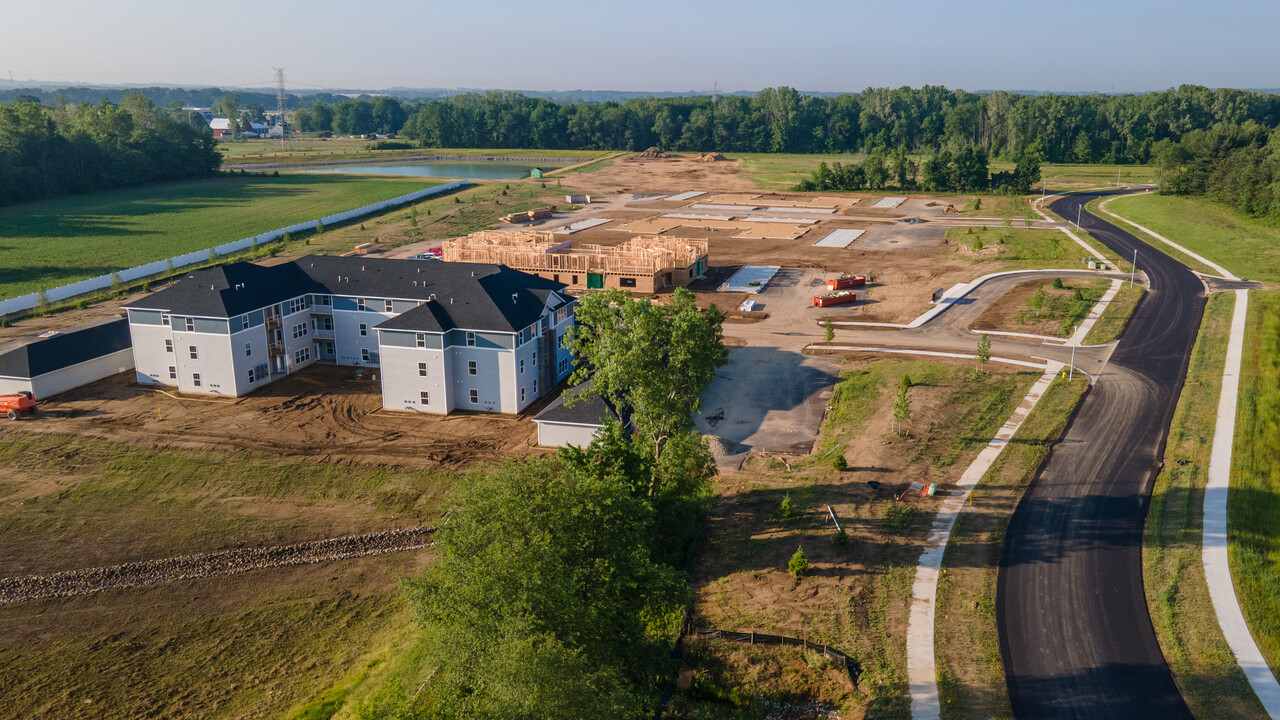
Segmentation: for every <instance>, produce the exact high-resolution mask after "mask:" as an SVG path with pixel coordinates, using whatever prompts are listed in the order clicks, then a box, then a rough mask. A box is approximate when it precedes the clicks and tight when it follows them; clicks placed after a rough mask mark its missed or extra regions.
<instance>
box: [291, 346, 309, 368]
mask: <svg viewBox="0 0 1280 720" xmlns="http://www.w3.org/2000/svg"><path fill="white" fill-rule="evenodd" d="M310 359H311V348H302V349H301V350H298V351H297V352H295V353H294V354H293V363H294V364H295V365H301V364H302V363H304V362H306V361H308V360H310Z"/></svg>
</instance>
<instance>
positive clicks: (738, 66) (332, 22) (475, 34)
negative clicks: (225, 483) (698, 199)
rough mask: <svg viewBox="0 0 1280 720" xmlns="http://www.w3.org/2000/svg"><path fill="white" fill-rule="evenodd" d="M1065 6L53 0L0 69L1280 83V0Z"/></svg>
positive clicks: (125, 79)
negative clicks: (1277, 33) (1148, 7)
mask: <svg viewBox="0 0 1280 720" xmlns="http://www.w3.org/2000/svg"><path fill="white" fill-rule="evenodd" d="M213 7H216V8H217V11H216V12H211V11H210V9H211V8H213ZM1069 12H1070V17H1068V18H1066V19H1065V20H1060V19H1059V15H1061V14H1063V13H1064V11H1062V10H1058V9H1054V10H1052V11H1051V13H1048V14H1045V13H1036V12H1032V11H1031V8H1029V7H1028V6H1027V5H1026V4H1025V3H1013V2H1008V1H1006V0H1000V1H998V2H993V3H989V4H987V5H985V6H984V7H981V8H971V7H963V6H958V5H956V4H954V3H942V2H932V1H931V2H918V3H915V4H914V5H912V6H910V7H908V6H905V5H901V4H899V5H892V6H890V5H885V4H880V5H865V6H864V5H861V4H854V3H847V2H829V1H821V2H815V3H811V4H809V5H806V6H804V7H802V8H800V9H788V10H786V11H779V9H778V6H777V5H776V4H773V3H763V2H759V1H758V0H746V1H743V2H736V3H731V2H725V1H723V0H712V1H709V2H703V3H698V4H690V3H684V4H682V3H677V2H672V1H671V0H656V1H655V2H651V3H647V4H645V5H644V6H626V7H610V6H602V5H600V4H589V3H583V2H570V3H566V4H564V5H560V6H556V7H555V8H550V7H548V6H543V5H538V4H527V3H516V2H512V1H510V0H496V1H494V2H489V3H471V4H459V5H438V6H437V5H434V4H422V3H411V2H406V1H405V0H389V1H388V2H384V3H382V4H380V5H379V6H377V7H376V8H373V9H368V8H353V7H351V6H350V5H344V4H339V3H336V2H334V1H333V0H315V1H314V2H309V3H301V2H296V1H294V2H283V3H276V4H271V5H256V4H253V3H247V2H243V0H231V1H229V2H222V3H219V4H217V5H216V6H210V5H196V4H190V5H187V4H174V3H161V2H158V1H157V0H118V1H117V2H113V3H109V4H107V3H90V2H86V1H85V0H47V1H46V2H44V3H41V4H39V5H36V4H30V5H22V6H18V7H15V8H12V9H10V10H9V13H8V14H9V23H8V25H9V27H8V28H7V29H8V30H9V32H7V33H6V43H5V45H4V46H3V47H0V87H2V86H6V85H8V80H9V77H10V73H11V74H12V78H13V79H14V81H15V82H16V83H17V84H21V83H23V82H27V83H50V82H53V83H67V84H90V85H122V84H138V85H181V86H185V87H197V86H217V87H240V88H263V89H264V90H265V89H270V88H271V86H272V67H274V66H283V67H286V68H287V70H286V79H287V82H286V86H287V88H288V89H290V90H291V91H314V90H320V89H350V90H355V89H359V90H374V91H376V90H385V89H391V88H406V89H409V88H412V89H427V88H440V89H454V88H474V89H520V90H528V91H534V92H572V91H575V90H582V91H589V90H598V91H600V90H614V91H621V92H640V93H644V92H655V93H662V92H680V93H688V92H706V91H709V90H710V89H711V86H712V83H713V82H715V81H719V86H720V89H721V90H722V91H723V92H736V91H747V92H751V91H755V90H759V89H761V88H764V87H771V86H778V85H788V86H791V87H795V88H798V89H801V90H803V91H809V92H858V91H860V90H862V89H864V88H866V87H897V86H902V85H909V86H912V87H919V86H921V85H944V86H947V87H950V88H965V89H971V90H974V91H978V90H996V89H1005V90H1012V91H1026V92H1114V93H1128V92H1147V91H1152V90H1164V89H1167V88H1170V87H1176V86H1178V85H1182V84H1194V85H1206V86H1210V87H1234V88H1256V89H1267V88H1274V87H1276V86H1278V85H1280V81H1278V80H1277V78H1276V75H1275V68H1276V67H1278V66H1280V46H1278V45H1277V44H1276V43H1275V42H1274V39H1273V35H1274V28H1276V27H1280V3H1262V2H1235V3H1224V4H1219V5H1214V6H1210V5H1208V4H1205V3H1193V2H1189V1H1188V0H1171V1H1170V2H1167V3H1164V4H1162V5H1160V6H1159V7H1158V10H1156V11H1154V12H1146V11H1144V10H1143V9H1142V8H1136V7H1130V6H1126V5H1122V4H1116V3H1103V2H1099V1H1097V0H1087V1H1086V2H1082V3H1076V4H1075V5H1073V6H1072V7H1071V8H1070V10H1069ZM1054 13H1057V14H1054ZM68 19H74V22H68ZM1064 23H1065V25H1066V27H1064V26H1063V25H1064ZM1073 26H1078V27H1073ZM51 37H56V40H53V41H51V40H50V38H51Z"/></svg>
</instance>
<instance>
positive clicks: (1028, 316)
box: [969, 278, 1097, 337]
mask: <svg viewBox="0 0 1280 720" xmlns="http://www.w3.org/2000/svg"><path fill="white" fill-rule="evenodd" d="M1094 282H1097V281H1093V282H1091V281H1089V280H1083V279H1080V278H1064V279H1063V287H1061V288H1057V289H1055V288H1054V287H1053V281H1051V280H1045V279H1044V278H1037V279H1036V280H1033V281H1031V282H1026V283H1022V284H1021V285H1018V286H1016V287H1014V288H1013V289H1012V290H1010V291H1009V292H1007V293H1005V295H1004V296H1002V297H1001V298H1000V299H999V300H997V301H996V302H995V303H994V304H992V305H991V307H989V308H987V310H986V311H985V312H983V313H982V315H980V316H978V319H977V320H974V321H973V324H972V325H970V326H969V327H971V328H973V329H974V330H1004V331H1006V332H1020V333H1028V334H1031V335H1050V336H1054V337H1067V336H1069V335H1070V334H1071V332H1072V331H1073V330H1074V329H1075V327H1074V326H1072V327H1070V328H1068V329H1067V331H1066V332H1064V331H1063V327H1062V316H1061V314H1058V313H1054V312H1048V311H1042V312H1041V313H1040V317H1037V313H1036V311H1035V310H1034V309H1033V308H1032V307H1031V305H1030V304H1029V303H1028V302H1027V301H1028V300H1030V299H1031V297H1032V296H1033V295H1035V294H1036V290H1037V289H1039V288H1044V292H1045V297H1046V309H1047V307H1048V306H1049V305H1050V304H1052V303H1054V302H1057V303H1069V302H1070V301H1071V297H1072V293H1073V292H1074V290H1075V288H1076V287H1079V288H1081V289H1082V290H1088V289H1089V288H1090V287H1091V286H1092V285H1093V284H1094Z"/></svg>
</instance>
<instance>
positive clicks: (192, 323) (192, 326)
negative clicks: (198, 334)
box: [187, 318, 196, 332]
mask: <svg viewBox="0 0 1280 720" xmlns="http://www.w3.org/2000/svg"><path fill="white" fill-rule="evenodd" d="M195 329H196V321H195V320H194V319H193V318H187V332H193V331H194V330H195Z"/></svg>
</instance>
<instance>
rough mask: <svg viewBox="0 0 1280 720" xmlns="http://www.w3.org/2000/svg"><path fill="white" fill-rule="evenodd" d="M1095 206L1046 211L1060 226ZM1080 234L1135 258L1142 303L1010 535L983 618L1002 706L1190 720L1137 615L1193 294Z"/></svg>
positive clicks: (1186, 353) (1115, 238) (1189, 281)
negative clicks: (1144, 281) (1145, 543)
mask: <svg viewBox="0 0 1280 720" xmlns="http://www.w3.org/2000/svg"><path fill="white" fill-rule="evenodd" d="M1100 194H1110V193H1100ZM1096 197H1098V194H1092V195H1077V196H1068V197H1065V198H1063V199H1061V200H1058V201H1057V202H1054V203H1053V205H1052V208H1053V210H1054V212H1056V213H1058V214H1059V215H1061V216H1063V217H1072V218H1074V217H1075V216H1076V208H1077V206H1079V205H1082V204H1084V203H1086V202H1088V201H1090V200H1092V199H1094V198H1096ZM1080 227H1081V229H1083V230H1087V231H1088V232H1089V234H1090V235H1092V236H1093V237H1095V238H1097V239H1098V240H1099V241H1101V242H1102V243H1104V244H1106V245H1107V246H1108V247H1110V248H1111V249H1113V250H1115V251H1116V252H1117V253H1119V254H1120V255H1121V256H1123V257H1132V256H1133V251H1134V248H1137V249H1138V267H1139V269H1141V270H1143V271H1145V272H1146V273H1147V276H1148V278H1149V279H1150V292H1148V293H1147V295H1146V296H1145V297H1144V298H1143V300H1142V301H1141V302H1140V303H1139V304H1138V306H1137V308H1136V309H1135V311H1134V315H1133V321H1132V323H1131V325H1130V326H1129V328H1128V329H1127V330H1126V331H1125V333H1124V335H1123V336H1122V337H1121V339H1120V341H1119V343H1118V345H1117V346H1116V348H1115V351H1114V353H1113V354H1112V355H1111V358H1110V362H1109V364H1108V365H1107V366H1106V368H1105V370H1104V371H1103V373H1102V375H1101V376H1100V377H1099V379H1098V381H1097V383H1096V385H1095V386H1094V388H1093V389H1092V391H1091V392H1090V393H1089V394H1088V395H1087V396H1086V397H1085V399H1084V402H1082V403H1081V405H1080V407H1079V408H1078V410H1077V413H1076V415H1075V417H1074V418H1073V419H1072V421H1071V423H1070V425H1069V426H1068V427H1067V431H1066V435H1065V437H1064V439H1063V441H1062V442H1061V443H1060V444H1058V445H1057V446H1055V448H1054V449H1053V451H1052V452H1051V453H1050V455H1049V458H1048V461H1047V462H1046V464H1045V467H1044V469H1043V471H1042V472H1041V473H1040V475H1039V477H1037V478H1036V479H1035V481H1033V482H1032V484H1031V486H1030V487H1029V488H1028V490H1027V492H1026V494H1025V496H1024V497H1023V499H1022V502H1021V503H1020V504H1019V505H1018V508H1017V510H1016V511H1015V513H1014V515H1013V518H1012V520H1011V522H1010V525H1009V530H1008V535H1007V537H1006V543H1005V551H1004V557H1003V558H1002V561H1001V568H1000V574H999V580H998V589H997V606H996V612H997V622H998V624H999V629H1000V645H1001V654H1002V656H1003V658H1004V666H1005V674H1006V677H1007V680H1008V685H1009V696H1010V700H1011V702H1012V704H1013V711H1014V715H1015V716H1016V717H1018V718H1122V719H1123V720H1136V719H1137V718H1160V719H1161V720H1175V719H1177V718H1190V717H1191V715H1190V713H1189V712H1188V710H1187V707H1186V705H1185V703H1183V700H1182V696H1181V695H1180V694H1179V692H1178V689H1177V686H1176V685H1175V684H1174V682H1173V677H1172V675H1171V674H1170V673H1169V669H1168V666H1167V665H1166V664H1165V661H1164V657H1163V655H1162V654H1161V652H1160V647H1159V645H1158V644H1157V642H1156V637H1155V633H1154V631H1153V630H1152V627H1151V619H1150V616H1149V615H1148V614H1147V603H1146V598H1145V595H1144V593H1143V584H1142V525H1143V520H1144V518H1145V516H1146V512H1147V503H1148V499H1149V497H1150V492H1151V485H1152V483H1153V481H1154V480H1155V476H1156V474H1157V473H1158V471H1159V468H1158V466H1157V463H1159V462H1160V459H1161V458H1162V457H1163V454H1164V443H1165V437H1166V435H1167V433H1168V430H1169V423H1170V419H1171V418H1172V416H1173V410H1174V407H1175V405H1176V404H1177V401H1178V394H1179V392H1180V390H1181V387H1182V382H1183V379H1184V377H1185V375H1186V368H1187V363H1188V360H1189V358H1190V355H1191V348H1192V345H1193V344H1194V343H1195V337H1196V333H1197V331H1198V329H1199V324H1200V316H1201V314H1202V312H1203V310H1204V302H1205V299H1204V286H1203V285H1202V284H1201V282H1200V280H1199V279H1198V278H1197V277H1196V276H1195V275H1194V274H1192V273H1191V271H1189V270H1187V269H1186V268H1185V267H1184V266H1183V265H1181V264H1180V263H1178V262H1176V261H1174V260H1172V259H1171V258H1169V257H1168V256H1166V255H1163V254H1161V253H1159V252H1157V251H1156V250H1154V249H1152V248H1151V247H1150V246H1148V245H1146V244H1144V243H1142V242H1140V241H1139V240H1137V239H1136V238H1134V237H1133V236H1132V235H1130V234H1129V233H1127V232H1125V231H1123V230H1121V229H1119V228H1117V227H1115V226H1113V225H1111V224H1110V223H1107V222H1105V221H1103V220H1100V219H1098V218H1096V217H1094V216H1092V215H1090V214H1088V213H1083V214H1082V215H1081V221H1080Z"/></svg>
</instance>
